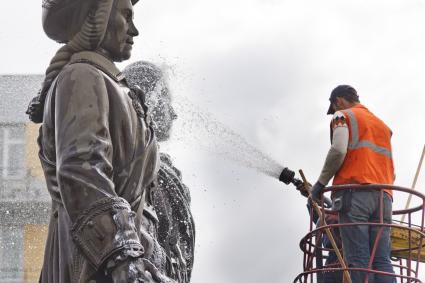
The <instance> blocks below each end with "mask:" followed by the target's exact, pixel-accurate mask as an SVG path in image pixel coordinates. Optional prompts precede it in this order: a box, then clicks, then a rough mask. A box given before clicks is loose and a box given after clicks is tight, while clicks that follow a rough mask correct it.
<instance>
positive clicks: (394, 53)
mask: <svg viewBox="0 0 425 283" xmlns="http://www.w3.org/2000/svg"><path fill="white" fill-rule="evenodd" d="M40 6H41V1H40V0H36V1H35V0H22V1H7V2H6V3H3V5H2V9H1V10H0V26H2V28H1V29H0V41H1V43H2V45H1V46H0V62H1V64H0V74H9V73H43V72H44V70H45V68H46V67H47V64H48V62H49V60H50V59H51V57H52V56H53V54H54V52H55V51H56V50H57V49H58V47H59V45H57V44H55V43H53V42H52V41H50V40H49V39H47V37H46V36H45V35H44V33H43V31H42V29H41V15H40V12H41V10H40ZM23 7H25V10H20V9H21V8H23ZM424 13H425V2H424V1H419V0H411V1H405V0H376V1H366V0H361V1H359V0H350V1H347V0H342V1H341V0H323V1H307V0H286V1H283V0H280V1H277V0H267V1H265V0H215V1H207V0H179V1H175V0H155V1H152V0H143V1H140V3H139V4H138V5H137V6H136V7H135V20H136V24H137V25H138V27H139V30H140V36H139V38H136V40H135V49H134V52H133V57H132V59H131V60H130V61H128V62H125V63H122V64H120V66H121V67H123V66H125V65H126V64H127V63H130V62H133V61H136V60H142V59H143V60H148V61H152V62H154V63H157V64H165V65H169V66H171V69H172V71H173V72H172V75H171V81H170V85H171V86H172V89H173V90H174V95H175V98H174V100H175V101H178V100H179V96H180V97H181V96H186V97H189V98H190V99H191V100H192V101H194V102H195V103H196V104H199V105H200V106H201V107H202V108H204V109H207V110H208V111H209V112H211V113H212V114H214V115H215V116H216V117H217V119H218V120H220V121H222V122H224V123H225V124H227V125H229V126H230V127H231V128H233V129H234V130H235V131H236V132H238V133H240V134H241V135H242V136H244V137H245V138H246V139H247V140H248V141H249V142H250V143H252V144H254V145H256V146H257V147H258V148H259V149H261V150H263V151H264V152H266V153H268V154H270V155H271V156H272V157H273V158H274V159H275V160H277V161H278V162H280V163H282V164H284V165H285V166H288V167H290V168H292V169H294V170H296V169H299V168H303V169H304V171H305V172H306V175H307V177H308V178H309V179H310V181H311V182H313V181H315V179H316V178H317V177H318V174H319V171H320V169H321V166H322V164H323V162H324V158H325V156H326V153H327V149H328V147H329V133H328V127H329V118H330V117H326V115H325V113H326V110H327V107H328V96H329V93H330V91H331V90H332V88H333V87H335V86H336V85H337V84H341V83H348V84H352V85H353V86H354V87H355V88H356V89H357V90H358V92H359V95H360V99H361V101H362V102H363V103H364V104H365V105H366V106H367V107H369V108H370V109H371V110H372V111H373V112H375V113H376V114H377V115H378V116H380V117H381V118H382V119H383V120H385V121H386V122H387V124H388V125H389V126H390V127H391V128H392V130H393V132H394V136H393V148H394V159H395V165H396V174H397V180H396V184H398V185H403V186H410V184H411V182H412V179H413V175H414V171H415V169H416V166H417V163H418V160H419V155H420V152H421V149H422V147H423V144H424V142H425V127H424V125H425V111H424V106H425V93H424V92H425V91H424V86H423V76H424V68H423V66H424V63H425V17H424V16H423V15H424ZM2 107H3V105H2ZM179 114H180V120H178V121H177V122H176V125H175V126H176V127H175V128H174V134H175V137H174V139H172V140H171V141H170V142H168V143H167V144H165V145H163V149H164V150H166V151H167V152H169V153H170V154H171V155H172V156H173V157H174V158H175V162H176V164H177V166H178V167H179V168H180V169H181V170H182V172H183V176H184V180H185V182H186V183H187V184H188V185H189V187H190V188H191V189H192V199H193V204H192V205H193V213H194V216H195V220H196V224H197V249H196V258H195V270H194V274H193V282H194V283H198V282H201V283H212V282H214V283H215V282H220V283H239V282H246V283H257V282H292V279H293V278H294V277H295V275H296V274H298V273H299V272H301V269H302V254H301V252H300V251H299V248H298V244H299V240H300V238H301V237H302V236H303V235H304V234H305V232H306V231H307V229H308V226H307V225H308V216H307V211H306V209H305V200H304V199H303V198H302V197H301V196H299V194H298V193H297V192H294V190H293V188H292V187H285V186H284V185H283V184H281V183H279V182H277V181H276V180H273V179H271V178H270V177H266V176H263V175H260V174H258V173H257V172H256V171H253V170H250V169H245V168H242V167H239V166H236V165H234V164H232V163H231V162H228V161H225V160H223V159H221V158H220V157H216V156H214V155H213V154H211V153H208V152H206V151H203V150H201V149H197V148H194V147H188V146H187V145H186V146H185V145H184V143H182V142H180V141H183V140H184V139H183V136H184V135H185V134H186V133H182V132H181V131H182V129H184V123H185V121H184V117H185V113H179ZM186 122H187V121H186ZM193 134H196V133H193ZM218 134H219V133H218ZM424 171H425V170H424ZM418 187H419V188H421V190H422V192H424V190H425V173H424V172H423V173H422V174H421V176H420V178H419V183H418ZM395 206H396V207H401V206H404V202H402V201H400V200H399V199H397V195H396V199H395ZM422 274H423V275H422V276H421V277H422V279H424V278H425V273H422Z"/></svg>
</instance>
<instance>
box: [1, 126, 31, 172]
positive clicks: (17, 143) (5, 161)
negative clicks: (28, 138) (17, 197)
mask: <svg viewBox="0 0 425 283" xmlns="http://www.w3.org/2000/svg"><path fill="white" fill-rule="evenodd" d="M0 171H1V172H0V173H1V175H0V176H1V178H2V179H5V180H8V179H9V180H16V179H22V178H23V177H24V176H25V125H24V124H3V125H1V124H0Z"/></svg>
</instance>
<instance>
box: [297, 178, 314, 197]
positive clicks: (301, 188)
mask: <svg viewBox="0 0 425 283" xmlns="http://www.w3.org/2000/svg"><path fill="white" fill-rule="evenodd" d="M294 185H295V187H296V188H297V190H298V191H300V193H301V195H303V196H305V197H306V198H307V197H308V192H307V190H306V185H305V184H304V182H303V181H301V180H298V179H297V180H295V181H294ZM307 188H308V189H310V188H311V184H310V183H307Z"/></svg>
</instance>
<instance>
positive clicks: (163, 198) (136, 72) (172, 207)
mask: <svg viewBox="0 0 425 283" xmlns="http://www.w3.org/2000/svg"><path fill="white" fill-rule="evenodd" d="M123 73H124V74H125V77H126V80H127V82H128V84H129V85H130V86H133V85H134V86H135V85H138V86H140V88H141V89H142V92H143V93H145V94H146V104H147V105H148V106H149V111H150V114H151V115H150V116H151V117H152V119H153V128H154V130H155V134H156V136H157V138H158V141H159V142H162V141H166V140H168V139H169V137H170V134H171V129H172V125H173V121H174V120H175V119H176V118H177V115H176V113H175V111H174V109H173V107H172V105H171V93H170V90H169V87H168V82H167V79H166V77H165V75H164V72H163V71H162V70H161V69H160V68H158V67H157V66H155V65H154V64H152V63H149V62H144V61H139V62H135V63H133V64H131V65H129V66H127V67H126V68H125V69H124V71H123ZM160 161H161V162H160V170H159V173H158V187H157V188H156V189H155V190H154V191H152V193H151V194H149V198H147V205H146V211H145V215H146V218H147V220H148V222H150V223H152V222H153V223H152V225H153V226H155V227H156V229H155V230H154V232H153V233H152V234H153V238H155V239H156V240H157V241H158V242H159V244H160V246H161V247H162V249H163V251H164V252H165V254H166V258H167V264H166V266H165V270H164V273H165V274H166V275H167V276H169V277H170V278H173V279H175V280H176V281H177V282H179V283H187V282H190V277H191V272H192V267H193V259H194V248H195V224H194V221H193V217H192V214H191V210H190V192H189V189H188V188H187V187H186V186H185V185H184V184H183V182H182V177H181V173H180V171H179V170H178V169H177V168H176V167H174V166H173V164H172V162H171V158H170V157H169V156H168V155H167V154H164V153H160ZM150 207H152V209H149V208H150Z"/></svg>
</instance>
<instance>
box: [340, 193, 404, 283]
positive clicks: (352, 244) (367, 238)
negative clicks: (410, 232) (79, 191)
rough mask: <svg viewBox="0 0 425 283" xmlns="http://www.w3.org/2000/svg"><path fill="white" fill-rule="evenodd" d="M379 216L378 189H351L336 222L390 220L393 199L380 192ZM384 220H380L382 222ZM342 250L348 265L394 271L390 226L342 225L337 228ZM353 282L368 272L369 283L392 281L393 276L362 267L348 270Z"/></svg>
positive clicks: (363, 277)
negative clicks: (346, 206)
mask: <svg viewBox="0 0 425 283" xmlns="http://www.w3.org/2000/svg"><path fill="white" fill-rule="evenodd" d="M382 194H383V196H382V205H383V211H382V219H381V212H380V211H381V209H380V208H381V198H380V195H381V192H380V191H362V190H353V192H352V195H351V201H349V202H348V203H347V204H346V205H348V206H349V207H348V208H344V212H340V214H339V222H340V223H341V224H343V223H355V222H359V223H364V222H375V223H391V215H392V199H391V197H390V196H389V195H388V194H387V193H385V192H382ZM381 221H383V222H381ZM340 233H341V239H342V245H343V252H344V257H345V259H346V262H347V264H348V267H351V268H370V267H371V269H373V270H378V271H385V272H390V273H394V270H393V268H392V265H391V259H390V255H391V241H390V228H389V227H383V226H378V225H372V226H369V225H361V224H360V225H354V226H345V227H344V226H343V227H341V228H340ZM376 240H377V243H376V248H375V249H376V251H375V256H374V258H373V259H372V263H371V266H370V267H369V261H370V258H371V254H372V251H373V248H374V245H375V241H376ZM350 275H351V279H352V282H353V283H363V282H365V279H366V276H368V279H369V280H368V282H369V283H372V282H373V283H393V282H396V279H395V277H392V276H386V275H380V274H373V273H368V272H364V271H351V272H350Z"/></svg>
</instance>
